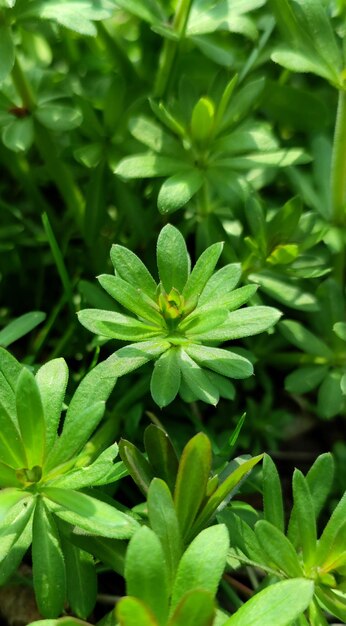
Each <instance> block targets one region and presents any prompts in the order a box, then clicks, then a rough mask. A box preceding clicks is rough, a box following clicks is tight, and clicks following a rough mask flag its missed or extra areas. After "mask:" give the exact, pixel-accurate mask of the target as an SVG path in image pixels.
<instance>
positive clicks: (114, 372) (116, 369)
mask: <svg viewBox="0 0 346 626" xmlns="http://www.w3.org/2000/svg"><path fill="white" fill-rule="evenodd" d="M170 347H171V344H170V343H169V341H166V340H165V339H151V340H150V341H142V342H140V343H131V344H130V345H129V346H125V347H124V348H120V350H117V351H116V352H114V354H111V356H110V357H108V359H106V361H103V363H100V364H99V365H98V366H97V367H99V368H100V370H99V371H100V374H101V373H102V378H103V380H105V379H108V383H109V382H110V381H112V382H113V387H114V385H115V383H116V378H117V377H119V376H124V374H128V373H129V372H132V371H133V370H135V369H137V368H138V367H141V365H144V364H145V363H148V361H151V360H153V359H155V358H157V357H159V356H160V354H162V353H163V352H165V351H166V350H168V349H169V348H170ZM97 367H96V368H95V369H97ZM93 371H95V370H93Z"/></svg>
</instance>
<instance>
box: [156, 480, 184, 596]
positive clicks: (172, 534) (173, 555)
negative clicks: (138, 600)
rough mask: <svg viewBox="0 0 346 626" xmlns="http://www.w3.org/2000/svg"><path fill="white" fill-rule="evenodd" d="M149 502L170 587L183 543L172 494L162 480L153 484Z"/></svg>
mask: <svg viewBox="0 0 346 626" xmlns="http://www.w3.org/2000/svg"><path fill="white" fill-rule="evenodd" d="M147 501H148V515H149V520H150V527H151V528H152V530H153V531H154V533H155V534H156V535H157V537H158V538H159V539H160V541H161V546H162V549H163V552H164V557H165V562H166V565H167V574H168V585H169V587H170V586H171V585H172V582H173V580H174V577H175V573H176V570H177V567H178V563H179V560H180V557H181V554H182V551H183V543H182V536H181V533H180V528H179V523H178V518H177V514H176V511H175V508H174V503H173V499H172V495H171V492H170V490H169V488H168V486H167V485H166V483H165V482H164V481H163V480H161V479H160V478H154V479H153V481H152V482H151V484H150V487H149V491H148V498H147Z"/></svg>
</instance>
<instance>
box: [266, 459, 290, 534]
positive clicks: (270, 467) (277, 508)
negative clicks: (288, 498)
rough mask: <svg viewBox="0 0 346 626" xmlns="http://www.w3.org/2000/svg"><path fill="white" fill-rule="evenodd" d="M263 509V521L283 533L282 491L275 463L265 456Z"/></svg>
mask: <svg viewBox="0 0 346 626" xmlns="http://www.w3.org/2000/svg"><path fill="white" fill-rule="evenodd" d="M262 485H263V487H262V488H263V508H264V519H265V520H267V522H270V523H271V524H273V525H274V526H276V528H278V529H279V530H281V531H282V532H285V528H284V525H285V524H284V508H283V500H282V490H281V483H280V477H279V474H278V471H277V469H276V467H275V463H274V462H273V461H272V459H271V458H270V456H268V455H267V454H265V455H264V458H263V483H262Z"/></svg>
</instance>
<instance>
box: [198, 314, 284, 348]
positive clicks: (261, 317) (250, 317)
mask: <svg viewBox="0 0 346 626" xmlns="http://www.w3.org/2000/svg"><path fill="white" fill-rule="evenodd" d="M281 315H282V313H281V311H278V309H274V308H273V307H269V306H251V307H246V308H244V309H239V310H238V311H232V312H231V313H229V314H228V318H227V320H226V321H225V322H224V323H223V324H222V325H221V326H220V327H219V328H217V329H215V330H210V331H208V332H206V333H201V334H200V335H198V336H197V335H196V339H199V340H201V341H227V340H229V339H239V338H240V337H249V336H251V335H257V334H258V333H262V332H263V331H265V330H269V328H271V327H272V326H274V324H276V322H277V321H278V320H279V319H280V317H281Z"/></svg>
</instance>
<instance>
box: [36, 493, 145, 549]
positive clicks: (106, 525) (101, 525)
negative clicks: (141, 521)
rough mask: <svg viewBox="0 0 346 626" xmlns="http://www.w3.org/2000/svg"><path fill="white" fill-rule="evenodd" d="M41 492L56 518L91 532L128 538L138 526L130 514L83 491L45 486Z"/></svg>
mask: <svg viewBox="0 0 346 626" xmlns="http://www.w3.org/2000/svg"><path fill="white" fill-rule="evenodd" d="M42 492H43V495H44V496H46V498H48V500H47V506H49V508H50V509H51V510H52V511H54V513H55V514H56V515H58V517H61V519H63V520H65V521H66V522H69V523H70V524H73V525H74V526H79V527H80V528H83V529H84V530H86V531H87V532H90V533H91V534H94V535H101V536H103V537H114V538H115V539H128V538H129V537H131V536H132V534H133V533H134V531H135V530H136V529H137V528H138V522H136V520H135V519H134V518H133V517H130V516H129V515H126V513H123V512H122V511H118V510H117V509H116V508H115V507H113V506H110V505H109V504H106V503H105V502H102V501H101V500H97V499H96V498H92V497H91V496H88V495H86V494H85V493H80V492H78V491H74V490H72V489H60V488H58V487H45V488H44V490H42Z"/></svg>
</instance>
